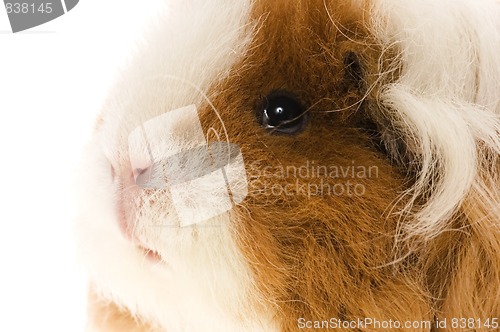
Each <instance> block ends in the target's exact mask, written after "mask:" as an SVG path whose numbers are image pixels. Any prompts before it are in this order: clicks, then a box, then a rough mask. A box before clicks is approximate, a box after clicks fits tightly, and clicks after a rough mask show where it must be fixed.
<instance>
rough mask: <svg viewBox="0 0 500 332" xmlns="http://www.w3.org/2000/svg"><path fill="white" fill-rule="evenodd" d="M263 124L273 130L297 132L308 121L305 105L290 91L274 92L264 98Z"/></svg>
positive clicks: (285, 132)
mask: <svg viewBox="0 0 500 332" xmlns="http://www.w3.org/2000/svg"><path fill="white" fill-rule="evenodd" d="M261 111H262V118H261V123H262V125H263V126H264V127H265V128H267V129H269V130H271V131H272V132H278V133H284V134H295V133H297V132H299V131H300V130H301V129H303V128H304V125H305V123H306V121H307V118H306V114H304V113H305V109H304V106H302V104H301V103H300V102H299V101H298V100H297V98H295V97H293V96H292V95H290V94H289V93H286V92H273V93H271V94H270V95H268V96H267V97H266V98H265V99H264V103H263V106H262V110H261Z"/></svg>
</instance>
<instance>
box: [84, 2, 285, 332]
mask: <svg viewBox="0 0 500 332" xmlns="http://www.w3.org/2000/svg"><path fill="white" fill-rule="evenodd" d="M176 6H177V7H176V8H174V10H175V15H174V16H169V17H167V18H164V21H162V23H161V24H158V25H159V26H161V31H156V30H152V31H151V32H150V33H149V34H148V37H147V41H146V43H145V46H144V47H143V49H144V50H145V51H142V49H141V50H139V51H138V54H137V56H136V58H135V60H134V62H133V63H131V64H130V69H129V70H128V71H126V72H125V73H124V75H123V77H120V78H119V82H118V84H117V87H116V89H115V90H114V91H113V93H112V97H111V98H110V99H109V100H108V102H107V105H106V109H105V112H104V113H103V123H102V125H101V127H100V128H99V130H98V132H97V134H96V135H95V138H94V140H93V142H91V144H90V147H89V149H88V151H87V154H86V159H87V165H86V166H85V165H84V167H85V169H84V171H83V172H82V179H81V183H82V185H81V187H82V197H81V198H80V201H81V202H84V203H85V204H86V205H85V206H84V212H82V215H81V217H80V219H79V223H78V228H79V229H78V234H79V236H80V246H81V248H82V250H81V259H82V260H83V262H84V263H85V264H86V265H87V266H88V269H89V274H90V278H91V282H92V283H93V284H94V286H95V287H96V288H97V289H98V291H99V293H100V294H101V295H102V296H104V297H107V298H109V299H112V300H114V301H116V303H118V304H119V305H121V306H124V307H126V308H128V309H129V310H130V311H131V312H132V313H133V314H134V315H136V316H138V317H142V318H144V319H146V320H147V321H150V322H152V323H153V324H154V325H155V326H157V327H158V328H160V329H161V330H166V331H169V332H175V331H274V330H277V326H276V324H275V323H273V322H272V316H273V313H272V310H269V309H268V308H266V306H265V305H263V304H261V303H260V300H261V299H259V298H258V293H257V291H256V290H255V289H254V286H253V282H252V276H251V273H250V271H249V269H248V267H247V265H246V263H245V261H244V259H243V257H242V255H241V254H240V252H239V250H238V247H237V245H236V244H235V243H234V237H233V234H232V227H231V225H232V224H231V218H230V216H229V214H227V213H226V214H223V215H220V216H218V217H216V218H213V219H211V220H209V221H208V222H206V223H204V224H203V225H196V226H192V227H183V228H179V227H177V226H178V223H179V222H178V220H176V218H175V215H173V214H171V213H168V211H169V207H165V206H162V205H161V204H155V205H147V203H146V205H145V208H144V209H143V210H144V214H142V215H141V216H138V220H137V223H136V225H135V226H136V229H135V235H136V236H137V238H138V239H139V240H140V241H141V242H142V243H143V244H145V245H146V246H147V247H148V248H151V249H154V250H156V251H157V252H158V253H159V254H160V255H161V257H162V258H163V260H164V261H165V262H162V263H153V262H151V261H150V260H147V259H146V258H145V257H144V253H143V252H142V251H141V250H140V249H138V248H137V247H136V246H134V245H133V244H132V243H131V242H130V241H128V240H126V239H125V238H124V236H123V235H122V234H121V233H120V231H119V228H118V221H117V219H118V217H117V214H116V213H115V206H116V200H117V198H118V197H117V195H118V194H117V188H116V184H114V183H113V182H112V179H111V175H110V165H113V166H114V168H115V169H116V170H123V169H127V166H130V165H126V160H128V146H127V139H128V135H129V134H130V132H132V131H133V129H135V128H137V127H138V126H140V125H141V124H142V123H143V122H145V121H147V120H149V119H152V118H155V117H157V116H159V115H161V114H163V113H164V112H167V111H169V110H174V109H178V108H181V107H183V106H187V105H191V104H195V105H199V104H200V103H201V102H203V101H205V100H204V96H203V93H205V92H206V90H207V89H208V88H209V87H210V86H211V84H214V82H216V81H217V80H218V79H221V78H223V77H224V76H225V75H227V73H228V71H229V68H230V67H231V65H232V64H233V63H234V62H235V61H236V60H237V59H239V57H241V56H242V55H243V53H244V51H245V49H246V45H248V43H249V41H250V40H251V33H252V27H251V26H249V25H248V24H249V23H248V20H249V11H250V8H251V5H250V2H249V1H224V0H209V1H207V0H203V1H201V0H200V1H186V2H178V3H176ZM185 125H186V126H189V124H185ZM186 126H184V125H183V124H182V123H181V124H179V128H178V129H179V132H189V130H187V129H189V128H187V127H186ZM157 136H161V134H160V135H157ZM150 138H151V137H150ZM152 139H158V141H157V142H160V140H161V137H152ZM158 147H161V149H157V150H158V151H156V152H155V155H156V156H158V155H159V158H161V154H162V153H164V154H165V156H168V155H171V154H172V153H173V152H174V151H170V150H172V149H183V148H186V147H179V146H177V147H172V146H170V147H168V146H164V145H161V144H157V145H156V148H158ZM128 168H130V167H128ZM119 175H123V174H119ZM126 175H127V174H125V175H124V176H126ZM162 201H163V202H165V201H167V202H168V201H171V199H170V197H169V195H168V194H164V195H163V196H162ZM170 210H171V207H170Z"/></svg>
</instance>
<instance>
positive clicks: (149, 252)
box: [137, 245, 162, 263]
mask: <svg viewBox="0 0 500 332" xmlns="http://www.w3.org/2000/svg"><path fill="white" fill-rule="evenodd" d="M137 248H138V249H139V250H140V251H141V253H142V254H143V255H144V257H145V258H146V259H147V260H148V261H150V262H153V263H158V262H161V261H162V259H161V256H160V254H159V253H158V252H157V251H155V250H153V249H149V248H146V247H144V246H142V245H138V246H137Z"/></svg>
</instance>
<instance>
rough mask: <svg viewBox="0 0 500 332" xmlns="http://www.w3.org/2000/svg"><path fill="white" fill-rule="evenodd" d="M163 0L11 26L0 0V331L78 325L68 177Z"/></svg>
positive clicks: (115, 1)
mask: <svg viewBox="0 0 500 332" xmlns="http://www.w3.org/2000/svg"><path fill="white" fill-rule="evenodd" d="M54 1H57V0H54ZM21 2H22V1H21ZM160 2H162V1H161V0H148V1H140V0H136V1H131V0H80V3H79V4H78V5H77V6H76V7H75V8H73V9H72V10H71V11H70V12H68V13H67V14H66V15H64V16H62V17H59V18H57V19H55V20H54V21H51V22H48V23H46V24H44V25H41V26H38V27H35V28H32V29H30V30H27V31H26V32H21V33H16V34H13V33H12V32H11V30H10V25H9V22H8V18H7V14H6V12H5V10H4V9H3V8H2V7H0V180H1V185H0V226H1V228H0V330H1V331H9V332H10V331H23V332H24V331H30V332H31V331H64V332H73V331H75V332H76V331H82V330H83V327H84V324H85V310H86V308H85V306H86V303H85V301H86V299H85V297H86V278H85V273H84V270H83V268H82V267H80V266H79V265H78V264H77V262H76V260H75V245H74V242H73V234H72V232H73V222H74V208H73V206H74V203H75V202H74V199H73V197H74V196H73V193H72V191H73V190H74V188H73V187H72V185H71V183H72V179H74V178H75V177H76V176H78V174H76V173H75V166H76V165H77V163H78V161H79V159H80V158H81V157H82V155H81V149H82V147H83V145H84V144H85V142H86V140H87V139H88V137H89V135H90V134H91V131H92V126H93V121H94V118H95V115H96V114H97V113H98V112H99V109H100V107H101V103H102V102H103V99H104V98H105V96H106V91H107V89H108V87H109V85H110V84H112V81H113V75H114V73H116V71H117V70H119V67H120V66H121V65H122V64H123V63H124V60H125V59H126V57H127V55H128V54H129V51H130V50H131V47H132V46H133V45H134V41H135V40H137V38H138V37H139V36H140V33H141V27H143V26H144V24H145V22H149V17H150V15H153V14H154V13H156V12H158V10H159V8H160V5H161V4H160ZM1 3H2V4H3V2H1ZM124 332H125V331H124Z"/></svg>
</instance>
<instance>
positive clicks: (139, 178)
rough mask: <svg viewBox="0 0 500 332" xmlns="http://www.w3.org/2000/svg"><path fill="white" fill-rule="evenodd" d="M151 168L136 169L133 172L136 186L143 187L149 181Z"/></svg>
mask: <svg viewBox="0 0 500 332" xmlns="http://www.w3.org/2000/svg"><path fill="white" fill-rule="evenodd" d="M152 173H153V167H152V165H151V166H147V167H145V168H136V169H134V170H133V177H134V182H135V184H136V185H138V186H140V187H143V186H145V185H146V184H147V183H148V182H150V181H151V176H152Z"/></svg>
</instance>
